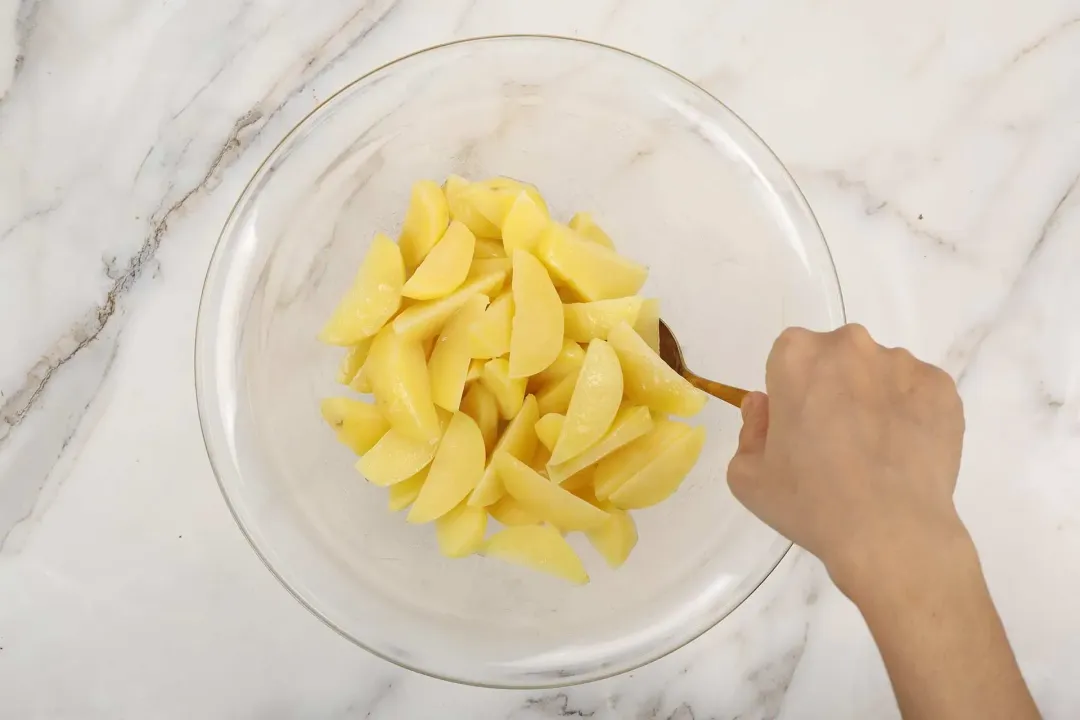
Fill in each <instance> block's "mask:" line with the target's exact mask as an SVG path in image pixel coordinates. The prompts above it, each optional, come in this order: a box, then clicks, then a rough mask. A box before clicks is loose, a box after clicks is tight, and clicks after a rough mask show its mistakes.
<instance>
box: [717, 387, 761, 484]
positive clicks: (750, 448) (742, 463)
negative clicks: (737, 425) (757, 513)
mask: <svg viewBox="0 0 1080 720" xmlns="http://www.w3.org/2000/svg"><path fill="white" fill-rule="evenodd" d="M741 410H742V416H743V426H742V431H741V432H740V433H739V449H738V450H737V451H736V452H735V457H733V458H731V463H730V464H729V465H728V473H727V479H728V485H729V486H730V487H731V492H732V493H733V494H734V495H735V497H736V498H737V499H738V500H739V501H740V502H743V503H744V504H745V502H746V499H747V496H748V495H750V494H752V493H753V491H754V489H755V488H756V486H757V485H758V475H759V474H760V472H761V466H762V464H763V453H764V451H765V438H766V436H767V435H768V431H769V396H768V395H766V394H765V393H759V392H752V393H750V394H749V395H747V396H746V397H745V398H744V399H743V401H742V407H741Z"/></svg>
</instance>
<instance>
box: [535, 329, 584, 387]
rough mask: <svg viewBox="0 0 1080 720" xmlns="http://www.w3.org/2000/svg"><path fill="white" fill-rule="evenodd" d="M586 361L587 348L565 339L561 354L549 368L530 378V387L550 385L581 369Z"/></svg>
mask: <svg viewBox="0 0 1080 720" xmlns="http://www.w3.org/2000/svg"><path fill="white" fill-rule="evenodd" d="M584 362H585V349H584V348H582V347H581V346H580V345H578V344H577V343H576V342H574V341H573V340H563V346H562V349H561V350H559V354H558V355H557V356H556V357H555V362H553V363H551V365H549V366H548V368H547V370H544V371H543V372H540V373H537V374H536V375H533V376H532V377H531V378H529V387H530V388H531V389H534V390H536V389H539V388H541V387H544V386H545V385H550V384H551V383H552V382H554V381H556V380H561V379H562V378H564V377H566V376H567V375H569V374H570V373H571V372H577V371H578V370H580V369H581V365H582V363H584Z"/></svg>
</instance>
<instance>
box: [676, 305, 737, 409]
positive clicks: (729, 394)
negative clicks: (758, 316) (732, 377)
mask: <svg viewBox="0 0 1080 720" xmlns="http://www.w3.org/2000/svg"><path fill="white" fill-rule="evenodd" d="M660 357H661V358H663V360H664V362H666V363H667V364H668V365H669V366H670V367H671V369H672V370H674V371H675V372H677V373H679V374H680V375H682V376H683V377H684V378H686V379H687V380H688V381H689V382H690V384H691V385H693V386H694V387H696V388H697V389H698V390H702V391H704V392H707V393H709V394H710V395H712V396H713V397H714V398H719V399H720V400H723V401H724V402H726V403H728V404H730V405H734V406H735V407H741V406H742V401H743V398H745V397H746V396H747V394H748V393H749V391H748V390H743V389H742V388H737V387H732V386H731V385H725V384H724V383H718V382H715V381H713V380H706V379H705V378H703V377H701V376H700V375H697V374H695V373H693V372H691V371H690V369H689V368H687V367H686V362H685V361H684V360H683V355H682V348H681V347H679V341H678V340H676V339H675V335H674V333H672V332H671V328H669V327H668V326H667V323H665V322H664V321H663V320H661V321H660Z"/></svg>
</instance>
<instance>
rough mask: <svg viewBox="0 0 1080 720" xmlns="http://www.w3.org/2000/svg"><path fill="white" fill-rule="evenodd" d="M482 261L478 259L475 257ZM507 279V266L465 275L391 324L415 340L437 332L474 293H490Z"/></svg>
mask: <svg viewBox="0 0 1080 720" xmlns="http://www.w3.org/2000/svg"><path fill="white" fill-rule="evenodd" d="M475 262H479V261H474V264H475ZM505 279H506V271H505V270H496V271H495V272H492V273H487V274H483V275H478V276H475V277H472V278H471V279H469V278H466V280H465V284H464V285H462V286H461V287H460V288H458V289H457V290H455V291H454V292H452V293H450V294H449V295H447V296H446V297H443V298H439V299H438V300H423V301H420V302H418V303H416V304H415V305H410V306H409V307H407V308H405V309H404V310H402V311H401V313H400V314H399V315H398V316H397V317H396V318H394V321H393V323H391V327H393V328H394V332H396V333H397V334H398V335H401V336H402V337H405V338H409V339H412V340H426V339H427V338H430V337H431V336H433V335H435V334H437V333H438V332H439V330H441V329H442V326H443V325H444V324H445V323H446V321H447V320H449V319H450V316H451V315H453V314H454V313H456V312H457V311H458V310H460V309H461V308H462V306H463V305H465V303H466V302H468V301H469V298H471V297H472V296H473V295H487V296H489V297H490V296H491V294H492V293H493V292H494V291H495V290H496V289H497V288H499V287H501V286H502V283H503V280H505Z"/></svg>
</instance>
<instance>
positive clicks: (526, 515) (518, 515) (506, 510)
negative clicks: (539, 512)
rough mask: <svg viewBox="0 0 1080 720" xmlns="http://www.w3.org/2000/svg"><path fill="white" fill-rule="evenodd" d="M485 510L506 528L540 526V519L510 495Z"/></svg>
mask: <svg viewBox="0 0 1080 720" xmlns="http://www.w3.org/2000/svg"><path fill="white" fill-rule="evenodd" d="M485 510H487V512H488V514H489V515H491V517H493V518H495V519H496V520H498V521H499V522H500V523H502V524H503V525H505V526H506V527H517V526H519V525H539V524H540V518H538V517H536V516H535V515H533V514H532V513H530V512H529V511H528V510H526V509H525V508H523V507H521V503H519V502H518V501H517V500H515V499H514V498H513V497H511V496H510V495H503V496H502V497H501V498H499V499H498V500H497V501H496V502H494V503H492V504H491V505H488V506H487V507H486V508H485Z"/></svg>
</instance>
